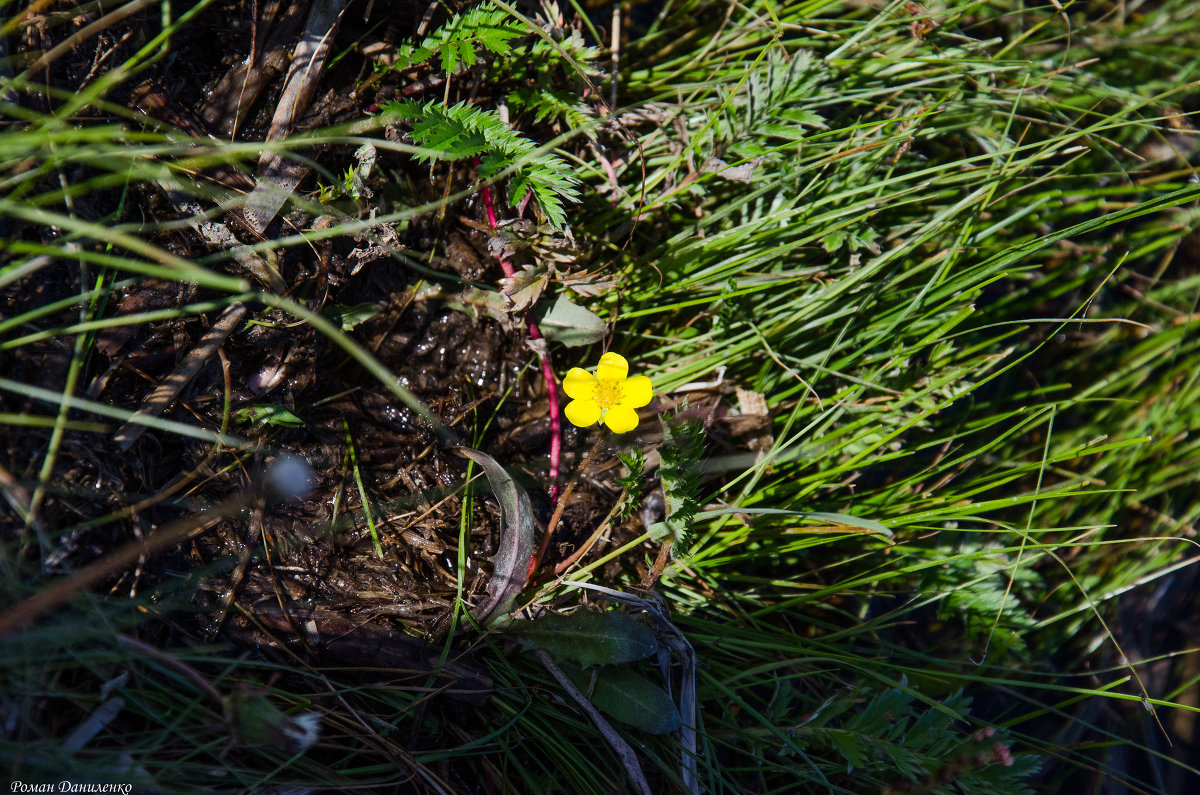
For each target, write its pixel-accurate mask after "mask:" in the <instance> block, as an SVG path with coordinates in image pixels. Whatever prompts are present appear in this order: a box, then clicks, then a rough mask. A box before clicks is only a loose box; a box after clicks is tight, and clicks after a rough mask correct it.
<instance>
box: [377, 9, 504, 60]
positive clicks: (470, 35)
mask: <svg viewBox="0 0 1200 795" xmlns="http://www.w3.org/2000/svg"><path fill="white" fill-rule="evenodd" d="M526 33H528V31H527V30H526V28H525V26H524V24H522V23H521V22H520V21H518V20H516V19H513V18H511V17H510V16H509V15H508V12H506V11H503V10H501V9H499V8H496V7H495V6H494V5H492V4H491V3H483V4H481V5H479V6H477V7H475V8H472V9H470V10H469V11H466V12H464V13H462V14H455V15H454V16H453V17H451V18H450V21H449V22H447V23H446V24H445V25H443V26H442V27H440V28H438V29H437V30H435V31H434V32H433V33H431V34H429V36H427V37H426V38H425V40H424V41H422V42H421V43H420V44H419V45H415V46H414V45H412V44H406V45H404V46H402V47H401V48H400V51H399V52H398V53H397V54H396V60H395V62H394V63H393V64H392V68H393V69H410V68H412V67H414V66H420V65H421V64H423V63H425V62H427V61H430V60H432V59H433V58H434V57H437V58H439V60H440V65H441V68H442V71H443V72H446V73H447V74H451V73H453V72H457V71H458V70H459V68H460V67H471V66H474V65H475V63H476V61H477V60H478V59H477V56H476V53H477V51H478V50H487V51H489V52H491V53H494V54H496V55H507V54H508V52H509V51H510V50H511V49H512V45H511V43H510V42H511V41H512V40H513V39H519V38H521V37H523V36H525V35H526Z"/></svg>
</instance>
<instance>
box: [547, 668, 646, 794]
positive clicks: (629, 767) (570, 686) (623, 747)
mask: <svg viewBox="0 0 1200 795" xmlns="http://www.w3.org/2000/svg"><path fill="white" fill-rule="evenodd" d="M537 656H538V659H539V660H540V661H541V663H542V665H543V666H544V667H545V668H546V670H547V671H549V672H550V675H551V676H553V677H554V679H555V681H557V682H558V683H559V684H560V685H562V688H563V690H566V691H567V695H569V696H570V697H571V698H572V699H574V700H575V703H576V704H578V705H579V707H580V708H581V709H582V710H583V711H584V712H586V713H587V716H588V717H589V718H591V719H592V723H594V724H596V728H597V729H599V730H600V733H601V734H603V735H604V739H605V740H607V741H608V744H609V745H611V746H612V748H613V750H614V751H616V752H617V756H619V757H620V758H621V764H622V765H624V766H625V772H626V773H628V774H629V778H630V780H631V781H633V785H634V786H635V787H636V788H637V791H638V792H640V793H642V795H650V782H648V781H646V774H645V773H643V772H642V766H641V764H640V763H639V762H638V758H637V754H636V753H635V752H634V750H633V747H632V746H630V745H629V743H627V742H625V739H624V738H623V737H621V735H619V734H617V731H616V729H614V728H613V727H612V724H610V723H609V722H608V721H606V720H605V719H604V716H603V715H601V714H600V712H599V711H598V710H597V709H596V708H595V707H594V706H592V702H590V701H588V700H587V696H585V695H584V694H583V693H581V692H579V688H577V687H575V684H574V683H573V682H572V681H571V680H570V679H568V678H567V675H566V674H564V673H563V672H562V669H561V668H559V667H558V666H557V665H555V664H554V660H553V659H551V657H550V655H549V654H547V653H546V651H545V650H544V649H538V651H537Z"/></svg>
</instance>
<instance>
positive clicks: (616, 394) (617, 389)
mask: <svg viewBox="0 0 1200 795" xmlns="http://www.w3.org/2000/svg"><path fill="white" fill-rule="evenodd" d="M592 399H593V400H595V401H596V402H597V403H599V404H600V408H602V409H611V408H612V407H613V406H615V405H617V404H618V403H620V402H621V384H620V382H619V381H597V382H596V391H595V392H594V393H592Z"/></svg>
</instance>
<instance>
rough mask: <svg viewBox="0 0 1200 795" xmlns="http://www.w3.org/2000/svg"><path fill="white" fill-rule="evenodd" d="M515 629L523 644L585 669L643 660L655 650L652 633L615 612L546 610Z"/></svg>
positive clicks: (655, 644) (557, 659) (655, 642)
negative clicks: (553, 611) (554, 611)
mask: <svg viewBox="0 0 1200 795" xmlns="http://www.w3.org/2000/svg"><path fill="white" fill-rule="evenodd" d="M514 632H515V633H516V635H517V641H518V642H519V643H520V644H521V645H522V646H523V647H525V648H527V649H542V650H544V651H546V652H547V653H549V654H550V656H551V657H553V658H554V659H555V660H556V661H558V662H562V661H564V660H569V661H571V662H574V663H577V664H578V665H582V666H584V667H585V668H586V667H588V666H591V665H613V664H616V663H626V662H633V661H634V660H642V659H645V658H646V657H649V656H650V655H651V654H654V653H655V652H656V651H658V642H657V641H656V640H655V639H654V633H652V632H651V631H650V630H648V629H646V627H644V626H642V625H641V624H639V623H638V622H637V621H635V620H634V619H633V618H631V617H629V616H627V615H626V614H624V613H619V612H616V611H609V612H606V613H587V612H584V611H578V612H575V613H572V614H570V615H567V616H563V615H557V614H555V613H548V614H546V615H544V616H542V617H541V618H538V619H534V620H533V621H522V622H520V623H519V625H517V626H516V627H514Z"/></svg>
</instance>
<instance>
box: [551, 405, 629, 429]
mask: <svg viewBox="0 0 1200 795" xmlns="http://www.w3.org/2000/svg"><path fill="white" fill-rule="evenodd" d="M567 408H570V406H568V407H567ZM604 424H605V425H607V426H608V428H609V430H611V431H612V432H613V433H625V432H626V431H632V430H633V429H634V428H636V427H637V424H638V413H637V412H636V411H634V410H633V409H631V408H629V407H628V406H624V405H622V406H613V407H612V408H611V409H609V410H608V413H607V414H605V415H604Z"/></svg>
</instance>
